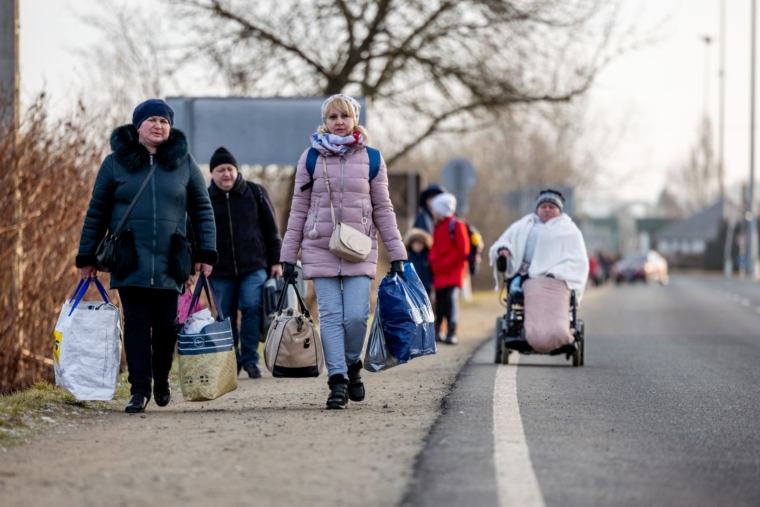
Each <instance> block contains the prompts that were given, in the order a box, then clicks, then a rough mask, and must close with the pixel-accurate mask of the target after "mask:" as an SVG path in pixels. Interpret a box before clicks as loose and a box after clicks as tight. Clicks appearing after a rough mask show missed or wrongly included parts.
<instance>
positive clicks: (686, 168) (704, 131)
mask: <svg viewBox="0 0 760 507" xmlns="http://www.w3.org/2000/svg"><path fill="white" fill-rule="evenodd" d="M670 174H671V181H672V182H674V183H676V184H677V185H674V186H673V189H672V190H673V193H676V192H677V194H676V195H677V196H678V197H679V198H680V200H681V202H682V203H683V206H684V207H685V208H686V209H687V210H689V211H692V212H693V211H699V210H701V209H704V208H705V207H707V206H709V205H710V204H712V201H714V200H715V199H717V198H718V197H719V196H720V181H719V175H718V164H717V161H716V160H715V149H714V147H713V136H712V125H711V123H710V119H709V118H708V117H706V116H705V117H703V118H702V120H701V122H700V124H699V130H698V131H697V141H696V143H695V144H694V145H693V146H692V148H691V149H690V151H689V157H688V159H687V160H686V161H684V162H683V163H682V164H680V165H679V166H677V167H676V168H675V169H674V170H673V171H671V173H670Z"/></svg>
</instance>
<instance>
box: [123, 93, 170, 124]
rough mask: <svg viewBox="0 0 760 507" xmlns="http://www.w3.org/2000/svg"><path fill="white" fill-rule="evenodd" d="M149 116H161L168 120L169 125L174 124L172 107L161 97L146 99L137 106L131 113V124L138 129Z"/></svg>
mask: <svg viewBox="0 0 760 507" xmlns="http://www.w3.org/2000/svg"><path fill="white" fill-rule="evenodd" d="M151 116H161V117H163V118H166V119H167V120H169V125H170V126H173V125H174V109H172V107H171V106H170V105H169V104H167V103H166V102H164V101H163V100H161V99H148V100H146V101H145V102H143V103H142V104H140V105H139V106H137V107H136V108H135V110H134V112H133V113H132V125H134V126H135V128H136V129H139V128H140V125H142V122H144V121H145V120H147V119H148V118H150V117H151Z"/></svg>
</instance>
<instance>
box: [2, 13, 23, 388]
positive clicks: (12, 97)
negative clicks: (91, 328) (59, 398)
mask: <svg viewBox="0 0 760 507" xmlns="http://www.w3.org/2000/svg"><path fill="white" fill-rule="evenodd" d="M18 13H19V0H0V103H2V106H3V109H2V111H3V113H4V114H2V115H0V138H1V137H2V136H4V135H7V136H10V137H11V139H10V148H11V153H10V155H11V156H10V164H8V165H6V166H5V167H0V171H10V174H11V182H12V192H13V193H12V195H13V199H12V206H13V228H14V230H15V233H16V234H15V238H14V239H13V243H12V246H11V248H12V256H11V286H10V294H9V296H10V300H11V301H12V302H13V304H14V305H15V308H12V310H11V311H13V313H14V315H13V325H12V326H11V328H10V330H9V333H8V336H7V338H6V339H3V340H0V341H1V342H2V346H3V350H4V352H6V353H8V354H10V356H11V357H14V356H15V357H17V358H18V360H17V362H16V368H15V371H14V370H13V369H11V370H10V371H4V372H2V373H3V375H4V376H5V381H6V382H9V383H10V384H11V385H13V384H18V383H19V382H20V381H23V379H24V362H23V350H24V327H23V323H24V299H23V287H24V265H25V263H24V229H23V221H24V206H23V201H22V195H21V175H20V171H19V168H18V161H19V157H18V152H17V150H18V141H19V116H20V114H21V107H20V99H19V96H20V93H19V89H20V86H19V85H20V77H19V15H18ZM9 246H10V245H9ZM0 338H1V337H0Z"/></svg>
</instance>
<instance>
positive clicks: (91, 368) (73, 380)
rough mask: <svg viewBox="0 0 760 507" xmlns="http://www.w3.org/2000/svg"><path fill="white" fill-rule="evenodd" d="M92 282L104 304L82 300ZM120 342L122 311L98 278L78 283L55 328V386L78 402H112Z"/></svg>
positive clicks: (117, 371) (62, 309)
mask: <svg viewBox="0 0 760 507" xmlns="http://www.w3.org/2000/svg"><path fill="white" fill-rule="evenodd" d="M92 280H94V281H95V285H96V286H97V288H98V291H99V292H100V295H101V296H102V297H103V301H82V297H84V294H85V293H86V292H87V288H88V287H89V286H90V282H91V281H92ZM121 340H122V334H121V311H120V310H119V309H118V308H117V307H116V306H114V305H113V304H111V302H110V301H109V299H108V294H106V291H105V289H104V288H103V286H102V285H101V283H100V281H99V280H98V279H97V278H89V279H87V281H85V280H81V281H80V282H79V285H78V286H77V289H76V290H75V291H74V295H73V296H72V297H71V299H68V300H66V303H64V305H63V308H61V313H60V314H59V316H58V322H57V323H56V325H55V348H54V357H55V361H54V362H55V364H54V367H55V383H56V384H57V385H59V386H61V387H62V388H64V389H66V390H67V391H69V392H70V393H71V394H73V395H74V397H75V398H76V399H77V400H80V401H87V400H110V399H112V398H113V394H114V391H115V390H116V383H117V381H118V377H119V362H120V361H121Z"/></svg>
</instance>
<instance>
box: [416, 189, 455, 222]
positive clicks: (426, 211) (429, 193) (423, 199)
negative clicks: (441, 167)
mask: <svg viewBox="0 0 760 507" xmlns="http://www.w3.org/2000/svg"><path fill="white" fill-rule="evenodd" d="M445 192H448V190H446V188H445V187H444V186H443V185H439V184H438V183H431V184H430V185H428V186H427V188H426V189H425V190H423V191H422V192H421V193H420V199H419V207H420V211H419V213H417V216H416V217H415V219H414V226H413V227H415V228H416V229H422V230H423V231H425V232H427V233H428V234H430V235H432V234H433V230H434V229H435V219H434V218H433V213H432V212H431V211H430V201H432V200H433V197H435V196H437V195H440V194H443V193H445Z"/></svg>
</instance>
